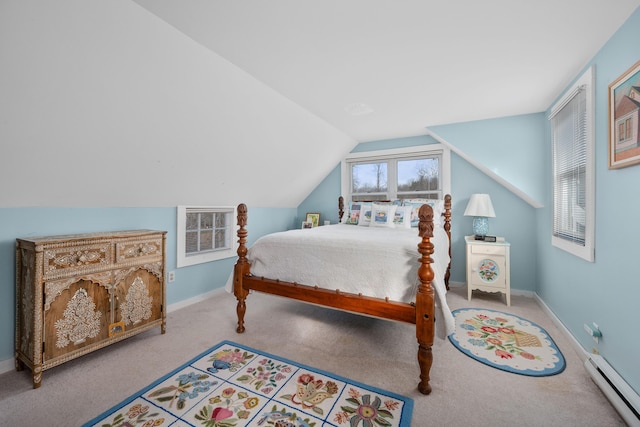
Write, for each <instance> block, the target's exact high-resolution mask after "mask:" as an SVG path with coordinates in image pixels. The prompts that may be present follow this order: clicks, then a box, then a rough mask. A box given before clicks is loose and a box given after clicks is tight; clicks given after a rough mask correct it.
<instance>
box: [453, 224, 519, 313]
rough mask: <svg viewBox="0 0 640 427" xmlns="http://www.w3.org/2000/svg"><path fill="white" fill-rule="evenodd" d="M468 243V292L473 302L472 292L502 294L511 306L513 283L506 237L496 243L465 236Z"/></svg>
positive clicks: (508, 245)
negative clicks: (511, 281)
mask: <svg viewBox="0 0 640 427" xmlns="http://www.w3.org/2000/svg"><path fill="white" fill-rule="evenodd" d="M464 240H465V242H466V243H467V292H468V299H469V301H471V291H473V290H474V289H478V290H481V291H485V292H501V293H503V294H505V296H506V297H507V305H508V306H510V305H511V283H510V278H509V275H510V273H509V247H510V246H511V245H510V244H509V243H508V242H505V240H504V237H498V238H496V241H495V242H485V241H482V240H475V239H474V236H465V238H464Z"/></svg>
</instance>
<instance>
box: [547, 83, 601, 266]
mask: <svg viewBox="0 0 640 427" xmlns="http://www.w3.org/2000/svg"><path fill="white" fill-rule="evenodd" d="M585 74H586V73H585ZM590 74H591V73H589V76H587V77H589V79H586V78H584V77H583V78H582V79H580V80H579V82H578V83H577V84H576V85H575V86H574V87H573V88H572V89H571V90H570V91H568V92H567V94H566V95H565V96H564V97H563V98H562V99H561V100H560V101H559V102H558V104H557V105H556V106H555V107H554V108H553V109H552V111H551V114H550V116H549V120H550V121H551V134H552V143H553V236H552V241H553V243H554V245H555V246H558V247H561V248H563V249H565V250H568V251H569V252H571V253H574V254H575V255H578V256H580V257H582V258H585V259H587V260H589V261H593V234H594V233H593V230H594V227H593V219H594V218H593V217H594V215H593V212H594V209H593V198H594V186H593V154H592V153H593V137H592V135H593V132H592V127H593V115H592V114H591V99H590V95H591V93H590V92H592V90H593V89H592V88H591V86H592V85H591V84H590V83H585V81H589V80H590V78H591V76H590Z"/></svg>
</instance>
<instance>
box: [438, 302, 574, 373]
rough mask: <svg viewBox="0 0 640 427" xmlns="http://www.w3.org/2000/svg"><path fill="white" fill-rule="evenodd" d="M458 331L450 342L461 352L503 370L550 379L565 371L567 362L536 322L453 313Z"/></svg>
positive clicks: (481, 313) (475, 311) (474, 312)
mask: <svg viewBox="0 0 640 427" xmlns="http://www.w3.org/2000/svg"><path fill="white" fill-rule="evenodd" d="M453 315H454V316H455V319H456V330H455V332H454V333H452V334H451V335H449V340H450V341H451V342H452V343H453V345H454V346H456V347H457V348H458V349H459V350H460V351H461V352H463V353H464V354H466V355H467V356H469V357H472V358H474V359H476V360H478V361H479V362H482V363H484V364H486V365H489V366H493V367H494V368H498V369H502V370H503V371H508V372H513V373H516V374H522V375H530V376H537V377H541V376H549V375H555V374H559V373H560V372H562V371H563V370H564V367H565V360H564V357H563V356H562V353H561V352H560V349H558V347H557V346H556V344H555V343H554V342H553V339H551V337H550V336H549V334H548V333H547V331H545V330H544V329H542V328H541V327H540V326H538V325H536V324H535V323H533V322H530V321H528V320H525V319H522V318H521V317H518V316H515V315H513V314H506V313H502V312H499V311H494V310H487V309H476V308H462V309H459V310H454V311H453Z"/></svg>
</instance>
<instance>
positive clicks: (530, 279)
mask: <svg viewBox="0 0 640 427" xmlns="http://www.w3.org/2000/svg"><path fill="white" fill-rule="evenodd" d="M638 40H640V8H639V9H637V10H636V11H635V12H634V13H633V14H632V15H631V17H630V18H629V19H628V20H627V22H626V23H625V24H624V25H623V26H622V27H621V28H620V30H619V31H618V32H617V33H616V34H615V35H614V36H613V37H612V38H611V39H610V40H609V42H608V43H607V44H606V45H605V46H604V47H603V48H602V49H601V51H600V52H599V53H598V54H597V55H596V56H595V57H594V58H593V59H592V61H591V63H590V64H588V65H593V66H595V76H596V83H595V84H596V111H595V113H596V131H595V132H596V134H595V143H596V239H595V240H596V260H595V262H594V263H589V262H586V261H584V260H582V259H580V258H577V257H575V256H572V255H570V254H568V253H566V252H564V251H561V250H559V249H557V248H555V247H553V246H552V245H551V218H552V212H551V205H552V193H551V136H550V135H551V133H550V126H549V123H548V121H547V120H546V114H547V113H548V111H547V112H545V113H539V114H531V115H524V116H514V117H505V118H500V119H493V120H483V121H477V122H468V123H458V124H452V125H447V126H439V127H433V128H431V130H432V131H434V132H435V133H436V134H437V135H439V136H440V137H442V138H443V139H445V140H446V141H447V142H449V143H450V144H451V145H453V146H455V147H456V148H458V149H460V150H462V151H463V152H464V153H465V154H468V155H470V156H472V157H473V158H474V160H477V161H478V162H480V163H481V164H482V165H483V166H485V167H487V168H488V169H490V170H491V171H493V172H495V173H496V174H498V175H500V176H501V177H502V178H505V179H506V180H507V181H509V182H510V183H511V184H513V185H514V186H516V187H517V188H519V189H520V190H522V191H524V192H525V193H526V194H527V195H529V196H531V197H532V198H533V199H534V200H536V201H539V202H540V203H541V204H542V205H543V207H542V208H539V209H535V208H533V207H531V206H530V205H528V204H526V203H525V202H523V201H522V200H521V199H520V198H518V197H516V196H515V195H513V194H512V193H511V192H509V191H507V190H506V189H505V188H504V187H502V186H500V185H499V184H497V183H496V182H495V181H493V180H492V179H491V178H489V177H488V176H486V175H484V174H483V173H481V172H479V171H478V169H476V168H475V167H474V166H473V165H471V164H469V163H468V162H466V161H465V160H463V159H462V158H461V157H459V156H457V155H452V156H451V169H452V190H451V192H452V196H453V201H454V205H453V217H452V218H453V220H452V240H453V253H452V256H453V261H452V280H453V281H456V282H465V266H464V259H465V254H464V243H463V236H464V234H466V233H469V230H470V229H471V219H469V218H466V217H463V216H462V212H464V208H465V206H466V203H467V201H468V199H469V196H470V195H471V194H472V193H476V192H486V193H489V194H490V195H491V199H492V201H493V204H494V207H495V210H496V218H493V219H491V220H490V228H491V230H490V233H491V234H496V235H500V236H505V237H506V238H507V240H508V241H510V242H511V254H512V263H511V267H512V274H511V286H512V288H513V289H519V290H526V291H534V292H536V293H537V294H538V295H539V296H540V298H541V299H542V300H543V301H544V303H545V304H546V305H547V306H548V307H549V308H550V309H551V310H552V311H553V312H554V314H555V315H556V316H557V317H558V318H559V319H560V321H561V322H562V323H563V324H564V325H565V326H566V327H567V329H568V330H569V331H570V332H571V334H572V335H573V336H574V337H575V339H576V340H577V341H578V342H579V344H580V345H581V346H582V347H583V348H584V349H585V351H587V352H591V351H593V350H594V349H596V350H597V351H598V352H599V353H600V355H602V356H603V357H604V358H605V359H606V360H607V361H608V362H609V363H610V364H611V365H612V366H613V368H614V369H616V370H617V371H618V373H620V375H622V376H623V377H624V378H625V380H626V381H627V382H628V383H629V385H630V386H631V387H632V388H634V389H635V391H636V392H639V393H640V369H638V362H637V360H638V353H639V351H640V345H639V344H638V332H637V326H636V323H637V322H636V321H635V317H634V316H635V313H636V312H637V310H638V304H639V303H640V282H639V281H638V269H637V262H638V256H639V255H640V249H638V238H639V237H640V232H639V231H638V226H637V221H638V215H637V212H640V190H639V189H638V183H640V165H636V166H632V167H627V168H624V169H618V170H609V169H608V157H607V147H608V85H609V84H610V83H611V82H613V81H614V80H615V79H617V78H618V77H619V76H620V75H621V74H622V73H624V72H625V71H626V70H627V69H628V68H630V67H631V66H632V65H633V64H635V63H636V61H638V59H640V44H639V43H638ZM581 74H582V71H581V72H579V73H576V77H578V76H579V75H581ZM568 86H569V85H568ZM561 95H562V94H558V97H560V96H561ZM516 96H517V95H516ZM550 107H551V105H550V106H549V108H550ZM417 141H420V142H421V143H423V144H429V143H433V142H434V141H433V140H432V139H431V138H430V137H415V138H405V139H393V140H385V141H375V142H370V143H363V144H359V145H358V146H357V147H356V148H355V149H354V151H371V150H378V149H384V148H393V147H403V146H407V145H416V142H417ZM335 173H337V174H338V178H337V180H336V178H335V177H334V178H333V179H331V180H326V181H325V182H323V184H322V185H321V186H320V187H319V188H318V189H316V191H314V192H313V193H312V194H311V195H310V196H309V197H308V198H307V200H306V201H305V204H306V205H305V209H309V210H313V209H314V208H315V209H319V206H322V205H324V204H327V203H328V204H331V203H334V202H333V200H334V198H335V197H337V195H338V194H339V192H340V182H339V170H338V171H337V172H336V171H334V173H332V175H333V174H335ZM328 195H330V197H328ZM469 234H470V233H469ZM591 322H595V323H597V324H598V325H599V326H600V329H601V331H602V333H603V337H602V339H601V340H600V342H599V343H598V344H596V343H595V342H594V341H593V340H592V338H591V337H590V336H589V335H587V334H586V333H585V332H584V330H583V324H584V323H591ZM564 350H565V351H571V349H564Z"/></svg>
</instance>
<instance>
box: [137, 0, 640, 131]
mask: <svg viewBox="0 0 640 427" xmlns="http://www.w3.org/2000/svg"><path fill="white" fill-rule="evenodd" d="M134 1H135V2H136V3H138V4H139V5H141V6H142V7H144V8H146V9H147V10H149V11H150V12H152V13H153V14H155V15H157V16H158V17H160V18H161V19H162V20H164V21H166V22H167V23H169V24H170V25H172V26H173V27H175V28H176V29H178V30H179V31H181V32H183V33H184V34H186V35H187V36H189V37H191V38H192V39H193V40H195V41H197V42H198V43H200V44H201V45H203V46H205V47H206V48H208V49H210V50H212V51H213V52H215V53H217V54H218V55H220V56H222V57H223V58H225V59H227V60H228V61H230V62H231V63H233V64H234V65H236V66H238V67H240V68H241V69H243V70H244V71H246V72H247V73H249V74H250V75H252V76H253V77H255V78H256V79H257V80H259V81H261V82H263V83H265V84H266V85H268V86H270V87H271V88H273V89H274V90H276V91H277V92H279V93H280V94H282V95H284V96H285V97H287V98H289V99H290V100H292V101H293V102H295V103H296V104H298V105H300V106H301V107H303V108H305V109H306V110H308V111H309V112H311V113H313V114H315V115H317V116H318V117H320V118H321V119H323V120H325V121H326V122H328V123H329V124H331V125H333V126H334V127H336V128H337V129H339V130H341V131H343V132H345V133H346V134H348V135H349V136H351V137H352V138H354V139H355V140H357V141H369V140H376V139H385V138H393V137H402V136H409V135H419V134H424V129H425V127H427V126H434V125H439V124H446V123H456V122H464V121H471V120H478V119H486V118H493V117H503V116H512V115H519V114H527V113H533V112H540V111H544V110H545V109H547V108H548V107H549V105H550V104H551V103H552V102H553V100H554V99H555V98H556V97H557V96H558V95H559V94H560V92H561V91H562V90H563V89H564V88H565V87H566V86H567V84H569V83H570V81H571V80H572V79H573V78H574V77H575V76H576V74H577V73H578V72H579V71H580V69H581V68H582V67H583V66H584V65H586V63H587V61H589V60H590V59H591V58H592V57H593V56H594V55H595V54H596V53H597V51H598V50H599V49H600V48H601V47H602V46H603V45H604V43H605V42H606V41H607V40H608V39H609V38H610V37H611V36H612V34H613V33H614V32H615V31H616V30H617V29H618V28H619V27H620V26H621V25H622V24H623V23H624V21H625V20H626V19H627V17H628V16H629V15H630V14H631V13H632V12H633V11H634V10H635V9H636V8H637V7H638V6H639V5H640V0H608V1H603V0H537V1H527V2H525V1H513V0H487V1H477V0H458V1H442V0H440V1H435V0H402V1H388V0H348V1H345V0H322V1H300V0H269V1H252V2H245V1H211V0H134Z"/></svg>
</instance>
